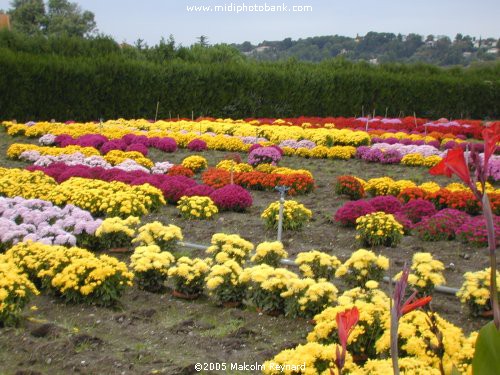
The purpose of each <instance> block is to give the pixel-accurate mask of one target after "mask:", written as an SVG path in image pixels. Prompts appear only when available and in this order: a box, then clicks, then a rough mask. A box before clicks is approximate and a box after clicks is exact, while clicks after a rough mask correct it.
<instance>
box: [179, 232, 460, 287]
mask: <svg viewBox="0 0 500 375" xmlns="http://www.w3.org/2000/svg"><path fill="white" fill-rule="evenodd" d="M177 245H179V246H182V247H186V248H190V249H196V250H206V249H208V246H206V245H200V244H197V243H192V242H184V241H179V242H177ZM280 262H281V264H283V265H285V266H292V267H297V264H296V263H295V261H294V260H293V259H281V261H280ZM383 280H384V281H385V282H386V283H389V281H390V279H389V277H388V276H384V279H383ZM393 282H394V281H393ZM434 290H435V291H436V292H438V293H443V294H450V295H456V294H457V292H458V289H457V288H451V287H449V286H442V285H438V286H435V287H434Z"/></svg>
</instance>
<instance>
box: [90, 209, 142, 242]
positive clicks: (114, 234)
mask: <svg viewBox="0 0 500 375" xmlns="http://www.w3.org/2000/svg"><path fill="white" fill-rule="evenodd" d="M140 222H141V221H140V220H139V218H138V217H136V216H129V217H128V218H126V219H120V218H119V217H110V218H108V219H105V220H104V221H103V222H102V223H101V225H100V226H99V227H98V228H97V230H96V232H95V235H96V237H97V238H98V239H99V242H100V244H101V246H103V247H104V248H107V249H110V248H120V247H129V246H130V244H131V243H132V240H133V238H134V236H135V233H136V228H137V226H138V225H139V224H140Z"/></svg>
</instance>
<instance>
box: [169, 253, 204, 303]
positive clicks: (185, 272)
mask: <svg viewBox="0 0 500 375" xmlns="http://www.w3.org/2000/svg"><path fill="white" fill-rule="evenodd" d="M209 271H210V267H209V265H208V264H207V263H206V262H205V261H204V260H203V259H199V258H194V259H191V258H188V257H181V258H179V259H177V262H176V263H175V265H174V266H172V267H170V269H169V270H168V277H169V278H171V279H172V280H173V282H174V288H175V291H176V292H178V293H181V294H183V295H187V296H199V295H200V294H201V293H202V292H203V282H204V280H205V277H206V275H207V274H208V272H209Z"/></svg>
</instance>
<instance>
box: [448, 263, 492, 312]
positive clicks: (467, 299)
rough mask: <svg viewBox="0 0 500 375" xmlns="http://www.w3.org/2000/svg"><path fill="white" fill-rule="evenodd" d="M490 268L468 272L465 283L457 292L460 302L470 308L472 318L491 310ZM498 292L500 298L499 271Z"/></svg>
mask: <svg viewBox="0 0 500 375" xmlns="http://www.w3.org/2000/svg"><path fill="white" fill-rule="evenodd" d="M490 272H491V270H490V268H486V269H484V270H482V271H477V272H466V273H465V274H464V278H465V281H464V283H463V284H462V287H461V288H460V290H459V291H458V292H457V297H458V299H459V300H460V302H461V303H462V304H464V305H466V306H467V307H468V308H469V312H470V314H471V315H472V316H474V317H477V316H480V315H481V314H483V313H484V312H486V311H489V310H491V302H490V286H491V283H490ZM497 291H498V294H499V296H500V273H499V272H498V271H497Z"/></svg>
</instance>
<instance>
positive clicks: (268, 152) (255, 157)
mask: <svg viewBox="0 0 500 375" xmlns="http://www.w3.org/2000/svg"><path fill="white" fill-rule="evenodd" d="M281 157H282V154H281V152H280V151H279V150H278V149H277V148H276V147H258V148H256V149H254V150H252V151H250V153H249V154H248V164H250V165H251V166H252V167H256V166H257V165H259V164H273V165H276V164H278V163H279V161H280V160H281Z"/></svg>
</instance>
